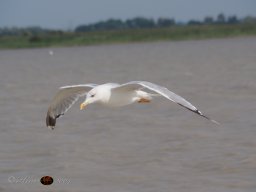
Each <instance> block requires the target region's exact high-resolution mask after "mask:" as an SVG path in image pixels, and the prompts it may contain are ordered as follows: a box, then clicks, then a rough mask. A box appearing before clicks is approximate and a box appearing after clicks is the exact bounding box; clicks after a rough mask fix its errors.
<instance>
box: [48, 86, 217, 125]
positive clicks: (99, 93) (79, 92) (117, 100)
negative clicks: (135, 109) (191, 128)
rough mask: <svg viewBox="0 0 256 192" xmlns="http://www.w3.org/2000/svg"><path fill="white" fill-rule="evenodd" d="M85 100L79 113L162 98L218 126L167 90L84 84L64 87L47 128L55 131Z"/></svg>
mask: <svg viewBox="0 0 256 192" xmlns="http://www.w3.org/2000/svg"><path fill="white" fill-rule="evenodd" d="M142 89H147V90H150V91H151V92H154V93H155V94H152V93H149V92H146V91H144V90H142ZM83 96H84V97H86V98H85V101H84V102H83V103H81V105H80V109H83V108H85V106H86V105H88V104H92V103H101V104H103V105H105V106H108V107H122V106H125V105H129V104H132V103H136V102H137V103H148V102H150V101H151V100H152V99H153V97H155V96H163V97H165V98H167V99H169V100H171V101H173V102H175V103H177V104H179V105H181V106H183V107H185V108H187V109H189V110H190V111H193V112H195V113H197V114H198V115H200V116H203V117H205V118H206V119H208V120H210V121H212V122H214V123H217V122H216V121H214V120H211V119H210V118H208V117H206V116H205V115H203V114H202V113H201V112H200V111H199V110H198V109H197V108H196V107H195V106H194V105H192V104H191V103H189V102H188V101H187V100H185V99H184V98H182V97H181V96H179V95H177V94H175V93H173V92H171V91H169V90H168V89H167V88H165V87H162V86H159V85H156V84H153V83H150V82H146V81H131V82H128V83H125V84H117V83H106V84H102V85H96V84H85V85H72V86H65V87H61V88H60V90H59V92H58V93H57V94H56V96H55V97H54V99H53V101H52V102H51V104H50V106H49V108H48V112H47V117H46V125H47V126H48V127H51V128H52V129H53V128H54V126H55V124H56V119H57V118H58V117H59V116H61V115H64V113H65V112H66V111H67V110H68V109H69V108H70V107H71V106H72V105H73V104H74V103H75V102H76V101H77V100H78V98H79V97H83Z"/></svg>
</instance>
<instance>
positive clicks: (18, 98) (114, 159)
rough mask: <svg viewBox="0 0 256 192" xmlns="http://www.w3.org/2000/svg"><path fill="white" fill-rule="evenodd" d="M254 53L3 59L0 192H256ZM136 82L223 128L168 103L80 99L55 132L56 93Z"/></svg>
mask: <svg viewBox="0 0 256 192" xmlns="http://www.w3.org/2000/svg"><path fill="white" fill-rule="evenodd" d="M49 51H53V54H49ZM255 51H256V38H253V37H250V38H235V39H220V40H203V41H183V42H155V43H138V44H125V45H102V46H89V47H72V48H51V49H50V48H45V49H23V50H2V51H0V87H1V90H0V106H1V108H0V122H1V124H0V128H1V134H0V144H1V145H0V146H1V147H0V191H13V192H15V191H19V192H23V191H24V192H25V191H26V192H30V191H31V192H32V191H33V192H35V191H47V190H48V191H75V192H77V191H90V192H99V191H104V192H128V191H129V192H130V191H136V192H155V191H158V192H169V191H179V192H187V191H189V192H193V191H195V192H201V191H202V192H205V191H211V192H222V191H223V192H238V191H239V192H240V191H243V192H245V191H246V192H247V191H248V192H249V191H252V192H254V191H255V190H256V182H255V181H256V139H255V136H256V121H255V115H256V99H255V94H256V78H255V77H256V63H255V62H256V54H255ZM131 80H146V81H151V82H154V83H158V84H160V85H163V86H166V87H168V88H170V89H171V90H172V91H174V92H176V93H178V94H180V95H181V96H183V97H185V98H186V99H187V100H189V101H190V102H191V103H193V104H194V105H196V106H197V107H198V108H199V110H201V111H202V112H204V113H205V114H207V115H208V116H210V117H211V118H213V119H215V120H217V121H219V122H220V123H221V126H216V125H215V124H213V123H211V122H209V121H207V120H205V119H204V118H201V117H199V116H197V115H195V114H193V113H191V112H190V111H187V110H185V109H183V108H181V107H180V106H177V105H175V104H173V103H169V102H168V101H167V100H165V99H160V98H159V99H156V100H154V101H153V102H152V103H151V104H150V105H147V104H134V105H131V106H127V107H123V108H118V109H108V108H103V107H102V106H98V105H91V106H89V107H88V108H87V110H84V111H80V110H79V104H80V102H81V101H79V102H78V103H77V104H75V105H74V106H73V107H72V108H71V109H70V111H68V112H67V114H65V116H64V117H62V118H61V119H58V121H57V127H56V128H55V130H53V131H52V130H49V129H47V128H46V126H45V116H46V111H47V107H48V104H49V102H50V100H51V99H52V97H53V96H54V94H55V93H56V92H57V88H58V87H60V86H63V85H70V84H81V83H104V82H118V83H123V82H127V81H131ZM45 175H50V176H52V177H53V178H54V183H53V184H52V185H51V186H43V185H42V184H41V183H40V182H39V181H38V180H39V179H40V178H41V177H42V176H45Z"/></svg>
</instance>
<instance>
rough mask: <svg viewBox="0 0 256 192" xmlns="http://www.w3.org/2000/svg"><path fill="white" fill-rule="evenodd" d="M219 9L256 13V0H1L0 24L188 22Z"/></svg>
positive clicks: (52, 25) (66, 25)
mask: <svg viewBox="0 0 256 192" xmlns="http://www.w3.org/2000/svg"><path fill="white" fill-rule="evenodd" d="M219 13H224V14H225V15H237V16H238V17H239V18H240V17H245V16H247V15H251V16H256V0H0V27H30V26H40V27H43V28H51V29H66V30H67V29H70V30H71V29H74V28H75V27H77V26H78V25H81V24H90V23H94V22H97V21H100V20H107V19H109V18H115V19H122V20H125V19H129V18H134V17H137V16H142V17H146V18H153V19H157V18H159V17H167V18H174V19H175V20H176V21H178V22H187V21H188V20H190V19H197V20H203V18H204V17H205V16H213V17H216V16H217V15H218V14H219Z"/></svg>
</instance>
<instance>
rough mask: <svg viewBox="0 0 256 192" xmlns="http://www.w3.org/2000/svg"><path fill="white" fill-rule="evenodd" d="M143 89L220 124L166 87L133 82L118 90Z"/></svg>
mask: <svg viewBox="0 0 256 192" xmlns="http://www.w3.org/2000/svg"><path fill="white" fill-rule="evenodd" d="M143 88H147V89H149V90H151V91H154V92H156V93H158V94H160V95H162V96H164V97H165V98H167V99H169V100H171V101H173V102H175V103H177V104H179V105H181V106H182V107H185V108H187V109H188V110H190V111H192V112H194V113H196V114H198V115H200V116H202V117H204V118H206V119H208V120H210V121H212V122H213V123H216V124H219V123H218V122H217V121H215V120H212V119H210V118H209V117H207V116H205V115H204V114H203V113H202V112H201V111H199V110H198V109H197V108H196V107H195V106H194V105H192V104H191V103H190V102H188V101H187V100H185V99H184V98H183V97H181V96H179V95H177V94H175V93H173V92H171V91H170V90H168V89H167V88H166V87H162V86H160V85H157V84H154V83H150V82H147V81H131V82H128V83H125V84H122V85H120V86H119V87H117V88H116V89H120V90H121V89H126V90H136V89H143Z"/></svg>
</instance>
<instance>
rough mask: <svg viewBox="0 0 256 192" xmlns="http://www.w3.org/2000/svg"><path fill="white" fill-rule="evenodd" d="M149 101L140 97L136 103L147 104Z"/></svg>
mask: <svg viewBox="0 0 256 192" xmlns="http://www.w3.org/2000/svg"><path fill="white" fill-rule="evenodd" d="M150 101H151V100H150V99H148V98H144V97H141V98H140V99H139V100H138V103H149V102H150Z"/></svg>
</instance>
